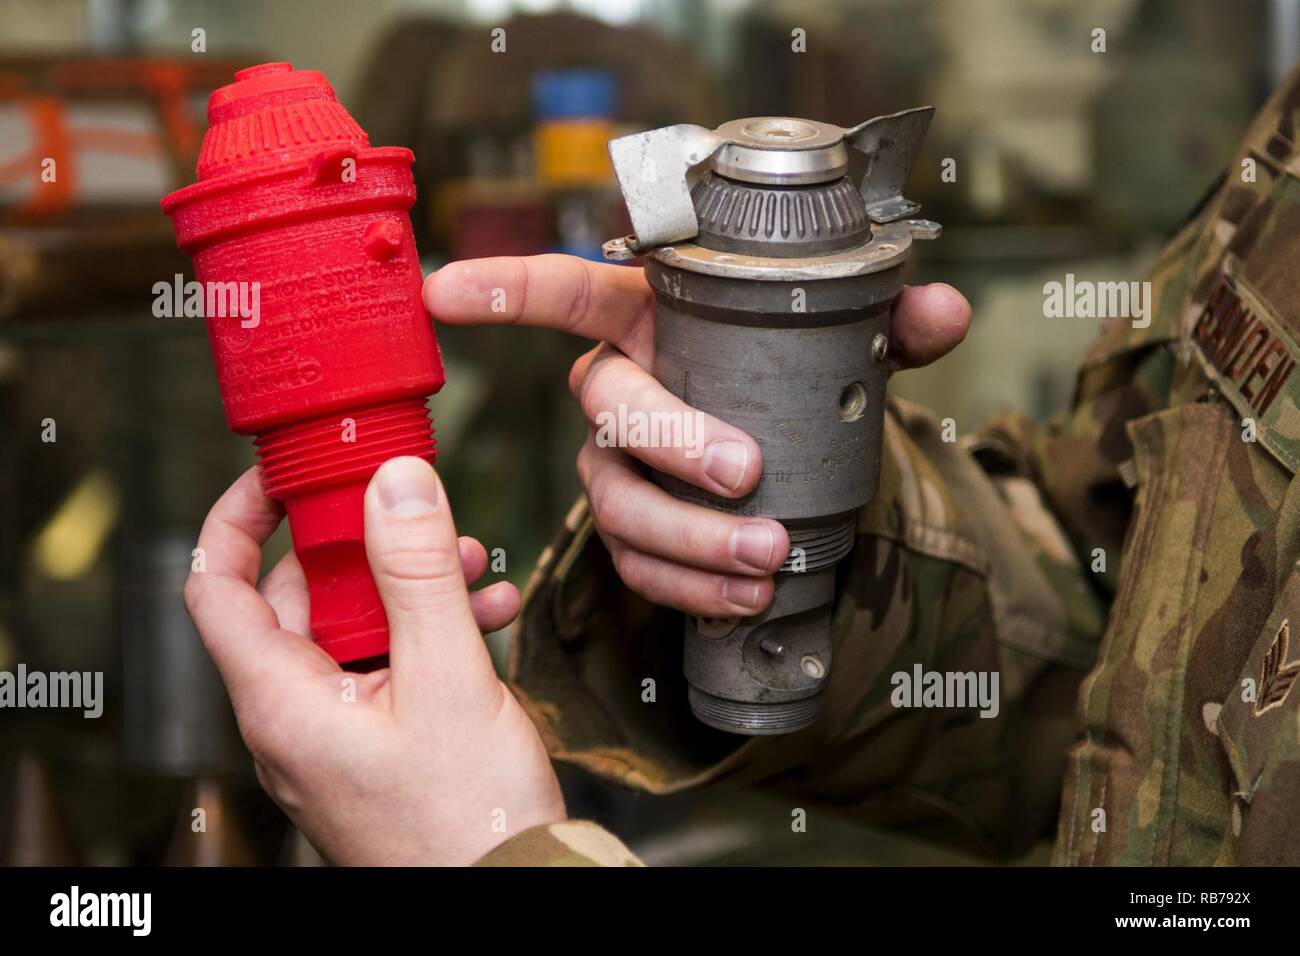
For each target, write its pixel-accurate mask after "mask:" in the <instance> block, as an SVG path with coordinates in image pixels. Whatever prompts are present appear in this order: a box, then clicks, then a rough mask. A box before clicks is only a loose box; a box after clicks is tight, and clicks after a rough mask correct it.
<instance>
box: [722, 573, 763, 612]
mask: <svg viewBox="0 0 1300 956" xmlns="http://www.w3.org/2000/svg"><path fill="white" fill-rule="evenodd" d="M722 596H723V597H724V598H726V599H727V600H728V601H730V602H731V603H732V604H737V605H739V606H740V607H747V608H750V609H751V610H757V609H758V584H757V583H756V582H754V581H741V580H737V579H735V578H727V579H726V580H725V581H723V582H722Z"/></svg>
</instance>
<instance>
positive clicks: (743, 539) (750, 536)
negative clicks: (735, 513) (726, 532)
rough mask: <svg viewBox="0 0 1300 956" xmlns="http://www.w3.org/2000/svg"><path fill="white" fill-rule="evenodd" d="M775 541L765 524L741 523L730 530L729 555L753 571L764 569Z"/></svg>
mask: <svg viewBox="0 0 1300 956" xmlns="http://www.w3.org/2000/svg"><path fill="white" fill-rule="evenodd" d="M775 545H776V542H775V541H774V540H773V538H772V529H771V528H769V527H768V526H767V525H765V524H742V525H741V526H740V527H738V528H737V529H736V530H735V531H733V532H731V556H732V557H733V558H735V559H736V560H737V561H739V562H740V563H741V564H747V565H749V566H750V567H751V568H753V569H754V570H755V571H766V570H767V565H768V562H769V561H771V560H772V548H773V547H775Z"/></svg>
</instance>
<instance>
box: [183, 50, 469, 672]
mask: <svg viewBox="0 0 1300 956" xmlns="http://www.w3.org/2000/svg"><path fill="white" fill-rule="evenodd" d="M414 160H415V156H414V154H412V153H411V151H410V150H408V149H404V148H400V147H371V145H370V141H369V139H368V138H367V137H366V134H365V132H364V131H363V130H362V129H361V127H360V126H358V125H357V123H356V121H355V120H353V118H352V117H351V116H350V115H349V114H348V112H347V110H346V109H344V108H343V106H342V105H341V104H340V103H339V102H338V100H337V99H336V98H335V96H334V90H333V89H332V88H331V87H330V85H329V82H328V81H327V80H326V79H325V76H324V75H323V74H322V73H319V72H317V71H314V70H299V71H296V70H294V69H293V67H292V66H291V65H289V64H288V63H267V64H263V65H261V66H255V67H250V68H249V69H246V70H241V71H240V72H238V73H236V74H235V81H234V82H233V83H231V84H229V85H227V86H223V87H222V88H220V89H218V90H217V91H215V92H214V93H213V94H212V96H211V98H210V100H209V101H208V131H207V134H206V135H205V136H204V139H203V147H202V150H201V152H200V155H199V161H198V168H197V174H198V181H197V182H196V183H194V184H193V185H191V186H187V187H185V188H184V189H180V190H178V191H177V192H174V193H172V194H171V195H169V196H167V197H165V198H164V199H163V200H162V208H163V210H164V212H166V213H167V215H169V216H170V217H171V218H172V223H173V225H174V227H175V230H176V240H177V244H178V245H179V246H180V248H181V250H182V251H183V252H185V253H186V254H187V255H189V256H190V258H191V259H192V261H193V263H194V273H195V278H196V279H197V281H198V283H199V284H200V291H201V292H202V294H203V297H204V301H205V311H204V315H205V316H206V322H207V330H208V339H209V342H210V344H211V347H212V357H213V361H214V362H215V364H216V371H217V381H218V384H219V386H220V389H221V400H222V403H223V404H224V406H225V411H226V420H227V422H228V423H229V425H230V428H231V430H232V431H234V432H236V433H238V434H241V435H253V436H255V437H256V444H257V449H258V454H259V458H260V461H261V472H262V484H263V487H264V488H265V490H266V493H267V494H268V495H269V496H270V497H272V498H275V499H277V500H279V501H282V502H283V503H284V505H285V511H286V513H287V515H288V519H289V527H290V530H291V532H292V534H293V543H294V550H295V551H296V552H297V555H298V559H299V561H300V562H301V563H302V567H303V572H304V573H305V575H306V578H307V586H308V590H309V596H310V603H311V627H312V634H313V637H314V638H315V640H316V642H317V643H318V644H319V645H320V646H321V647H322V648H324V649H325V650H326V651H327V652H328V653H329V654H330V656H332V657H333V658H334V659H335V660H337V661H340V662H348V661H356V660H361V659H363V658H368V657H375V656H377V655H380V654H384V653H386V652H387V650H388V621H387V618H386V616H385V614H384V608H383V605H382V604H381V603H380V600H379V594H378V592H377V590H376V589H375V583H374V579H373V578H372V576H371V574H370V566H369V564H368V562H367V560H366V552H365V541H364V537H363V530H364V526H363V517H362V498H363V495H364V493H365V489H366V486H367V484H368V483H369V481H370V478H371V476H372V475H373V474H374V472H375V470H376V469H377V468H378V467H379V465H381V464H382V463H383V462H384V461H386V460H387V459H389V458H393V457H396V456H399V455H414V456H417V457H420V458H423V459H425V460H426V461H430V462H432V461H433V460H434V457H435V449H434V441H433V429H432V426H431V424H430V421H429V413H428V409H427V407H426V405H425V402H426V399H427V397H428V396H429V395H431V394H433V393H435V392H437V391H438V390H439V389H440V388H441V387H442V385H443V381H444V378H445V377H444V374H443V367H442V359H441V356H440V354H439V351H438V344H437V341H436V340H435V338H434V334H433V326H432V323H431V322H430V319H429V316H428V314H427V313H426V312H425V310H424V306H423V305H422V303H421V301H420V285H421V273H420V263H419V258H418V256H417V253H416V250H415V238H414V235H413V233H412V231H411V223H410V218H409V215H408V213H409V210H410V208H411V205H412V203H413V202H414V201H415V182H414V179H413V178H412V176H411V164H412V163H413V162H414ZM250 304H252V305H253V308H251V309H250V308H248V306H249V305H250Z"/></svg>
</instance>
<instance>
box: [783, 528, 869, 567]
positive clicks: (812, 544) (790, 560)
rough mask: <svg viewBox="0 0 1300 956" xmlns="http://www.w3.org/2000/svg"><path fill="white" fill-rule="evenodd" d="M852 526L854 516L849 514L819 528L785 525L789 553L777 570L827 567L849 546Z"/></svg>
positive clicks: (853, 530) (852, 531)
mask: <svg viewBox="0 0 1300 956" xmlns="http://www.w3.org/2000/svg"><path fill="white" fill-rule="evenodd" d="M856 529H857V517H856V515H852V514H851V515H849V516H848V517H847V518H845V519H844V520H842V521H839V522H837V523H836V524H833V525H830V526H822V527H819V528H798V527H794V528H792V527H790V526H789V525H787V526H786V529H785V530H786V534H787V535H789V538H790V554H789V556H787V557H786V559H785V563H784V564H783V565H781V567H779V568H778V569H777V570H778V571H784V572H786V573H790V572H798V571H820V570H821V569H822V568H829V567H830V566H831V565H832V564H834V563H835V562H836V561H839V560H840V559H841V558H844V557H845V556H846V555H848V553H849V552H850V551H852V550H853V538H854V534H855V532H856Z"/></svg>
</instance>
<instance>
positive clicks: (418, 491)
mask: <svg viewBox="0 0 1300 956" xmlns="http://www.w3.org/2000/svg"><path fill="white" fill-rule="evenodd" d="M375 483H376V486H377V488H378V492H379V503H380V505H382V506H383V509H384V510H385V511H387V512H388V513H389V514H391V515H396V516H397V517H399V518H409V517H412V516H414V515H425V514H429V513H430V512H431V511H435V510H436V509H437V507H438V480H437V479H436V478H434V476H433V469H432V468H430V467H429V465H428V463H427V462H425V461H423V460H422V459H419V458H393V459H390V460H388V461H386V462H384V463H383V464H382V465H381V466H380V467H379V471H378V472H376V474H375Z"/></svg>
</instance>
